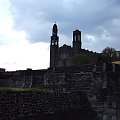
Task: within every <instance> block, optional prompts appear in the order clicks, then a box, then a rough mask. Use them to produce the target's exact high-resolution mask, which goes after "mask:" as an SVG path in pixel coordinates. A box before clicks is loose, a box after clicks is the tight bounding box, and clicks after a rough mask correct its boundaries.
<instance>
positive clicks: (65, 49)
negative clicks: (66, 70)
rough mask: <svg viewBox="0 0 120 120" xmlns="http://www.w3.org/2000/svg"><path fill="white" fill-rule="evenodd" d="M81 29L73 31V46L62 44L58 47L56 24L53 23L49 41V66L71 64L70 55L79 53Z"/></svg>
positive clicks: (66, 65)
mask: <svg viewBox="0 0 120 120" xmlns="http://www.w3.org/2000/svg"><path fill="white" fill-rule="evenodd" d="M81 44H82V42H81V31H79V30H75V31H73V46H72V47H71V46H68V45H66V44H64V45H63V46H62V47H59V36H58V28H57V25H56V24H54V25H53V29H52V36H51V43H50V67H51V68H53V67H68V66H73V64H72V57H73V56H74V55H75V54H78V53H80V51H81V50H82V48H81Z"/></svg>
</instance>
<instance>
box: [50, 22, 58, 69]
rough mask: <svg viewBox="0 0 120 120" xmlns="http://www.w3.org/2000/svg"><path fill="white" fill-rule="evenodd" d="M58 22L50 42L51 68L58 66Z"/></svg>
mask: <svg viewBox="0 0 120 120" xmlns="http://www.w3.org/2000/svg"><path fill="white" fill-rule="evenodd" d="M57 33H58V29H57V25H56V23H55V24H54V25H53V29H52V36H51V43H50V68H54V67H56V62H57V53H58V48H59V37H58V36H57Z"/></svg>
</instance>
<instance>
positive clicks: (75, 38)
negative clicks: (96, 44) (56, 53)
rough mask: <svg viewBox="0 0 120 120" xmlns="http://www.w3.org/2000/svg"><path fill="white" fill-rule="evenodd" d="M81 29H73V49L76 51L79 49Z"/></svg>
mask: <svg viewBox="0 0 120 120" xmlns="http://www.w3.org/2000/svg"><path fill="white" fill-rule="evenodd" d="M81 44H82V43H81V31H79V30H75V31H73V49H74V50H75V51H76V52H78V51H80V50H81Z"/></svg>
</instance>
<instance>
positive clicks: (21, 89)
mask: <svg viewBox="0 0 120 120" xmlns="http://www.w3.org/2000/svg"><path fill="white" fill-rule="evenodd" d="M0 92H41V93H52V92H53V91H50V90H45V89H41V88H11V87H0Z"/></svg>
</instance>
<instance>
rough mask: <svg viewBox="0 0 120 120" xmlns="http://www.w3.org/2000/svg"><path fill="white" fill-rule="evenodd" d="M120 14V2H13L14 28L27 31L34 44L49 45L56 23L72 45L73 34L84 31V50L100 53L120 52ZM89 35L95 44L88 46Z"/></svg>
mask: <svg viewBox="0 0 120 120" xmlns="http://www.w3.org/2000/svg"><path fill="white" fill-rule="evenodd" d="M119 11H120V1H119V0H109V1H108V0H99V1H98V0H44V1H42V0H11V12H12V15H13V18H14V22H15V24H14V28H15V29H16V30H25V31H26V32H27V34H28V39H29V40H30V41H31V42H40V41H42V42H49V40H50V35H51V28H52V25H53V23H54V22H55V21H56V22H57V23H58V25H59V32H60V34H63V35H66V36H68V38H69V40H68V41H69V42H70V43H71V36H72V35H71V34H72V31H73V30H74V29H80V30H82V33H83V45H84V47H87V48H88V49H91V50H97V51H100V50H102V49H103V48H104V47H107V46H111V47H115V48H116V49H119V46H118V44H120V42H119V38H120V35H119V31H120V12H119ZM87 35H91V36H94V38H95V41H91V43H90V42H88V41H89V40H88V38H87ZM89 43H90V44H89ZM119 50H120V49H119Z"/></svg>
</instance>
